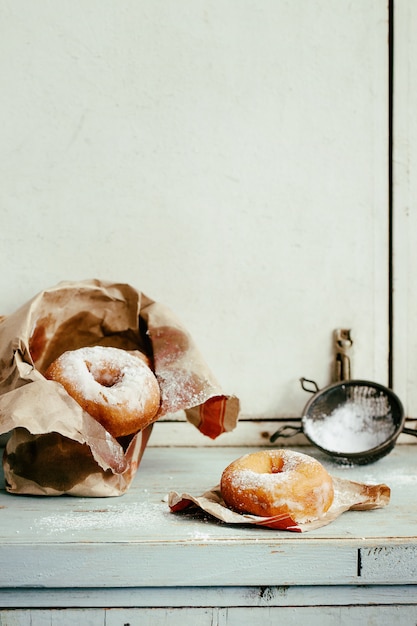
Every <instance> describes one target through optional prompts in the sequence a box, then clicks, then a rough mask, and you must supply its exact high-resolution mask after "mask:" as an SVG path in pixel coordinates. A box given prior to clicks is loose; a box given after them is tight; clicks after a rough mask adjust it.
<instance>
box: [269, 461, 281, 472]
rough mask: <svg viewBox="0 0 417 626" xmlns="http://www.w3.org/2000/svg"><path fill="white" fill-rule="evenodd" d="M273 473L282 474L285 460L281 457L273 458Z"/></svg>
mask: <svg viewBox="0 0 417 626" xmlns="http://www.w3.org/2000/svg"><path fill="white" fill-rule="evenodd" d="M270 471H271V474H280V473H281V472H282V471H284V461H283V460H282V459H279V458H275V459H274V458H271V470H270Z"/></svg>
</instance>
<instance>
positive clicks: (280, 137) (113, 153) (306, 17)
mask: <svg viewBox="0 0 417 626" xmlns="http://www.w3.org/2000/svg"><path fill="white" fill-rule="evenodd" d="M387 32H388V26H387V7H386V2H385V0H367V1H366V2H359V1H358V2H351V1H350V0H349V1H348V0H337V1H336V0H309V1H307V2H306V1H305V0H292V1H291V2H290V1H287V0H264V1H263V2H259V0H244V1H237V0H236V1H234V0H232V1H230V0H217V1H214V0H172V1H171V2H165V1H162V0H139V1H138V0H135V1H133V0H125V1H123V2H119V1H117V0H71V1H70V0H59V1H57V0H43V1H42V2H36V1H35V2H34V1H33V0H27V1H25V0H23V1H20V2H9V1H7V0H0V51H1V53H0V76H1V81H2V85H1V87H2V89H1V91H2V98H1V100H0V115H1V119H2V120H3V122H2V124H1V131H0V132H1V136H0V167H1V172H2V175H1V180H2V183H1V186H0V216H1V223H2V228H1V231H0V264H1V267H2V272H1V273H0V294H1V296H0V309H1V311H0V313H3V314H9V313H11V312H12V311H14V310H15V309H16V308H17V307H19V306H20V305H21V304H22V303H23V302H25V301H26V300H27V299H29V298H31V297H32V296H33V295H34V294H35V293H37V292H38V291H40V290H42V289H43V288H45V287H49V286H52V285H54V284H55V283H57V282H59V281H60V280H64V279H65V280H67V279H69V280H73V279H83V278H91V277H97V278H102V279H106V280H107V279H108V280H118V281H123V282H128V283H130V284H132V285H134V286H136V287H137V288H139V289H141V290H143V291H144V292H145V293H147V294H148V295H149V296H151V297H153V298H154V299H156V300H160V301H162V302H164V303H165V304H167V305H168V306H170V307H171V308H172V309H173V310H174V311H175V312H176V314H177V315H178V316H179V317H180V318H181V319H182V320H183V322H184V323H185V324H186V326H187V327H188V328H189V330H190V331H191V333H192V334H193V336H194V338H195V340H196V342H197V344H198V345H199V346H200V348H201V350H202V352H203V353H204V355H205V356H206V359H207V361H208V363H209V364H210V366H211V367H212V369H213V371H214V373H215V374H216V376H217V378H218V379H219V380H220V382H221V383H222V385H223V386H224V389H225V391H226V392H229V393H236V394H237V395H239V396H240V398H241V400H242V409H243V412H244V414H245V415H249V416H251V417H252V416H253V417H257V416H263V417H271V416H280V415H281V416H291V415H299V413H300V411H301V409H302V407H303V406H304V404H305V402H306V397H305V396H306V394H305V392H303V391H302V390H301V389H300V386H299V383H298V379H299V377H300V376H308V377H312V378H315V379H316V380H317V382H318V384H319V385H320V386H323V385H325V384H327V383H329V382H330V370H331V367H332V359H333V353H332V333H333V330H334V329H335V328H338V327H342V328H344V327H346V328H352V333H353V337H354V340H355V346H354V354H353V375H354V376H355V377H357V378H359V377H361V378H368V379H371V380H376V381H378V382H382V383H386V382H387V359H388V270H387V268H388V245H387V241H388V239H387V237H388V193H387V171H388V168H387V156H388V154H387V143H388V135H387V84H388V83H387V81H388V68H387V60H388V56H387Z"/></svg>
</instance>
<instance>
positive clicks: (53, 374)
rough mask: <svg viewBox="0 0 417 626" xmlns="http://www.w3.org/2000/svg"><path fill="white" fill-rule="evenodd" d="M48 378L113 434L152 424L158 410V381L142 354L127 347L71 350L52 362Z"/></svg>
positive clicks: (48, 370)
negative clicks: (58, 384) (123, 348)
mask: <svg viewBox="0 0 417 626" xmlns="http://www.w3.org/2000/svg"><path fill="white" fill-rule="evenodd" d="M45 378H48V379H49V380H55V381H57V382H59V383H61V385H62V386H63V387H64V388H65V390H66V391H67V393H68V394H69V395H70V396H71V397H72V398H74V400H76V401H77V402H78V404H79V405H80V406H81V407H82V408H83V409H84V411H86V412H87V413H89V414H90V415H91V416H92V417H93V418H94V419H96V420H97V421H98V422H99V423H100V424H101V425H102V426H103V427H104V428H105V429H106V430H107V431H108V432H109V433H110V434H111V435H113V437H115V438H118V437H124V436H126V435H131V434H133V433H136V432H138V431H139V430H142V429H143V428H145V427H146V426H148V425H149V424H150V423H151V422H152V421H154V418H155V416H156V414H157V412H158V409H159V404H160V390H159V385H158V381H157V379H156V377H155V375H154V373H153V371H152V370H151V368H150V367H149V366H148V365H147V363H146V362H145V360H144V359H143V358H141V357H138V356H134V355H133V354H130V353H129V352H126V350H121V349H119V348H108V347H103V346H94V347H89V348H80V349H78V350H69V351H68V352H64V353H63V354H62V355H61V356H60V357H58V359H56V361H54V362H53V363H51V365H50V366H49V367H48V369H47V371H46V372H45Z"/></svg>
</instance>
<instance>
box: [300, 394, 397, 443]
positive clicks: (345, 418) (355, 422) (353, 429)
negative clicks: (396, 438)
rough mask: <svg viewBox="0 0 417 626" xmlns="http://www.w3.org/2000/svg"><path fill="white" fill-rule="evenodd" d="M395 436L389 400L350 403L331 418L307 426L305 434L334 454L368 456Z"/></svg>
mask: <svg viewBox="0 0 417 626" xmlns="http://www.w3.org/2000/svg"><path fill="white" fill-rule="evenodd" d="M394 432H395V424H394V423H393V419H392V415H391V412H390V409H389V405H388V401H387V400H386V398H379V399H378V401H377V402H369V403H357V402H346V403H345V404H342V405H340V406H338V407H337V408H336V409H334V410H333V411H332V413H330V414H329V415H323V416H322V417H317V418H316V419H314V420H311V421H309V422H307V423H306V424H305V425H304V433H305V434H306V435H307V436H308V437H310V438H311V439H312V441H314V442H315V443H317V444H318V445H320V446H321V447H322V448H324V449H326V450H329V451H332V452H339V453H340V452H341V453H347V452H366V451H367V450H371V449H372V448H375V447H376V446H378V445H380V444H382V443H384V442H385V441H387V439H389V438H390V437H391V435H393V434H394Z"/></svg>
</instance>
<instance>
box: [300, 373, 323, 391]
mask: <svg viewBox="0 0 417 626" xmlns="http://www.w3.org/2000/svg"><path fill="white" fill-rule="evenodd" d="M300 383H301V387H302V388H303V389H304V391H308V393H318V392H319V391H320V389H319V386H318V384H317V383H316V381H315V380H310V379H309V378H304V377H303V378H300ZM306 383H310V385H313V389H310V388H309V387H308V386H306Z"/></svg>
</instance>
